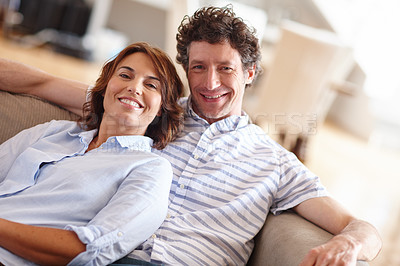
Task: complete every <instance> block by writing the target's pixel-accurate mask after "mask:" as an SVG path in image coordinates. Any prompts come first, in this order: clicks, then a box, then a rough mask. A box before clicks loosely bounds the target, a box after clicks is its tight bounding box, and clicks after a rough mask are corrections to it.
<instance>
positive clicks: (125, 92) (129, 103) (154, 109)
mask: <svg viewBox="0 0 400 266" xmlns="http://www.w3.org/2000/svg"><path fill="white" fill-rule="evenodd" d="M161 91H162V88H161V82H160V79H159V77H158V75H157V72H156V71H155V68H154V65H153V63H152V61H151V59H150V57H149V56H148V55H146V54H144V53H142V52H136V53H134V54H131V55H129V56H127V57H125V58H124V59H123V60H122V61H121V62H120V63H119V64H118V66H117V68H116V70H115V72H114V74H113V76H112V77H111V79H110V81H109V82H108V85H107V88H106V92H105V95H104V102H103V104H104V115H103V120H102V123H104V122H105V123H108V124H107V126H108V127H109V126H111V127H113V125H115V126H116V127H118V130H119V131H122V132H120V133H123V134H129V135H144V133H145V132H146V129H147V126H148V125H149V124H150V123H151V121H153V119H154V117H155V116H156V115H157V114H159V113H161V110H160V109H161V102H162V99H161Z"/></svg>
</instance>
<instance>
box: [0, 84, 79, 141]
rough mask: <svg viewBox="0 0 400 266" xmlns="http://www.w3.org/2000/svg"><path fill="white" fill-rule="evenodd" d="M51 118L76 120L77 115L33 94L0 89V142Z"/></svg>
mask: <svg viewBox="0 0 400 266" xmlns="http://www.w3.org/2000/svg"><path fill="white" fill-rule="evenodd" d="M53 119H57V120H77V119H78V115H75V114H73V113H71V112H69V111H67V110H66V109H63V108H61V107H59V106H57V105H54V104H51V103H49V102H47V101H45V100H43V99H40V98H38V97H35V96H31V95H23V94H11V93H9V92H5V91H0V143H3V142H4V141H6V140H7V139H9V138H11V137H12V136H14V135H15V134H17V133H18V132H20V131H21V130H23V129H26V128H29V127H32V126H35V125H37V124H41V123H44V122H47V121H51V120H53Z"/></svg>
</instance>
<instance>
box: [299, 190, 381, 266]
mask: <svg viewBox="0 0 400 266" xmlns="http://www.w3.org/2000/svg"><path fill="white" fill-rule="evenodd" d="M294 210H295V211H296V212H297V213H298V214H299V215H301V216H303V217H304V218H306V219H307V220H309V221H311V222H313V223H315V224H316V225H318V226H320V227H322V228H324V229H325V230H327V231H329V232H330V233H332V234H334V235H335V236H334V237H333V238H332V239H331V240H330V241H328V242H327V243H326V244H324V245H322V246H319V247H316V248H314V249H312V250H311V251H310V252H309V253H308V254H307V255H306V257H305V258H304V259H303V261H302V264H301V265H302V266H306V265H355V263H356V261H357V260H366V261H370V260H372V259H374V258H375V257H376V256H377V255H378V253H379V251H380V249H381V247H382V240H381V238H380V236H379V233H378V232H377V230H376V229H375V228H374V227H373V226H372V225H371V224H369V223H367V222H365V221H361V220H358V219H356V218H354V217H353V216H352V215H350V213H349V212H348V211H346V210H345V209H344V208H343V207H342V206H341V205H340V204H339V203H338V202H336V201H335V200H334V199H332V198H330V197H321V198H313V199H309V200H307V201H304V202H302V203H300V204H299V205H298V206H296V207H295V208H294ZM343 263H344V264H343Z"/></svg>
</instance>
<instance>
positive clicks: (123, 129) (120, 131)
mask: <svg viewBox="0 0 400 266" xmlns="http://www.w3.org/2000/svg"><path fill="white" fill-rule="evenodd" d="M145 132H146V131H145V130H144V129H142V128H139V127H135V126H131V127H128V126H126V125H124V124H123V123H117V122H116V121H115V120H109V119H107V118H105V117H103V120H102V121H101V123H100V128H99V131H98V132H97V136H96V137H95V138H93V140H92V141H91V142H90V144H89V147H88V149H87V151H90V150H93V149H96V148H98V147H100V146H101V144H103V143H104V142H106V141H107V139H108V138H109V137H114V136H133V135H140V136H144V134H145Z"/></svg>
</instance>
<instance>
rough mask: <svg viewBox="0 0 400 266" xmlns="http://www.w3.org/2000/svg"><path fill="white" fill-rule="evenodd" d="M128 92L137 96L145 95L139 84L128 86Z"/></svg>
mask: <svg viewBox="0 0 400 266" xmlns="http://www.w3.org/2000/svg"><path fill="white" fill-rule="evenodd" d="M128 91H129V92H130V93H134V94H136V95H142V93H143V91H142V88H141V87H140V86H139V85H137V84H133V85H130V86H128Z"/></svg>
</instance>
